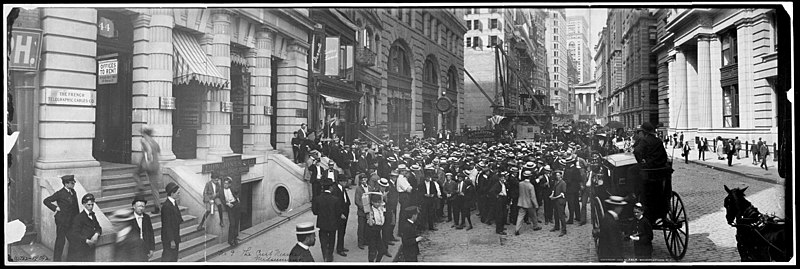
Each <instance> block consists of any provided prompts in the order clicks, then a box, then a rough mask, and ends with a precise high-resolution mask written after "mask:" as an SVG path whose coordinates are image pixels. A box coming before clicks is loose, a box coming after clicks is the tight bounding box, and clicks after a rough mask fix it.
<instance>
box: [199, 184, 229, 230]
mask: <svg viewBox="0 0 800 269" xmlns="http://www.w3.org/2000/svg"><path fill="white" fill-rule="evenodd" d="M221 190H222V185H221V182H220V175H219V174H217V173H211V180H210V181H208V182H206V186H205V188H203V202H205V206H206V212H205V213H204V214H203V218H202V219H200V224H198V225H197V230H198V231H201V230H203V229H205V228H206V227H205V226H203V224H205V222H206V218H208V215H214V209H217V212H218V213H219V214H218V215H219V227H222V226H225V224H224V223H223V221H222V200H220V199H219V196H220V191H221Z"/></svg>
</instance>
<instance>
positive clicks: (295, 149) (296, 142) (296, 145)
mask: <svg viewBox="0 0 800 269" xmlns="http://www.w3.org/2000/svg"><path fill="white" fill-rule="evenodd" d="M293 135H294V136H293V137H292V141H291V142H292V156H293V157H294V158H292V160H293V161H294V163H301V162H302V161H301V160H300V146H301V145H302V142H303V139H302V138H300V135H299V132H298V131H294V133H293Z"/></svg>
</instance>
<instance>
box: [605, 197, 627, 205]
mask: <svg viewBox="0 0 800 269" xmlns="http://www.w3.org/2000/svg"><path fill="white" fill-rule="evenodd" d="M605 202H606V203H607V204H612V205H627V204H628V202H625V198H622V197H620V196H615V195H612V196H609V197H608V199H606V201H605Z"/></svg>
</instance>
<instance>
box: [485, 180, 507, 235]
mask: <svg viewBox="0 0 800 269" xmlns="http://www.w3.org/2000/svg"><path fill="white" fill-rule="evenodd" d="M507 176H508V172H506V171H502V172H500V178H499V180H498V181H496V182H495V183H494V184H493V185H492V187H490V189H489V195H490V197H492V198H494V199H495V201H494V203H492V205H495V206H497V207H496V208H493V209H494V210H495V212H493V213H494V223H495V230H494V231H495V233H497V234H499V235H506V232H505V229H506V227H505V224H506V213H507V212H508V187H507V186H506V177H507ZM488 210H492V209H491V208H490V209H488Z"/></svg>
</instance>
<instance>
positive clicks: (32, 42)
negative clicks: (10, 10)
mask: <svg viewBox="0 0 800 269" xmlns="http://www.w3.org/2000/svg"><path fill="white" fill-rule="evenodd" d="M41 49H42V32H41V31H40V30H35V29H20V28H15V29H14V30H13V31H11V51H10V52H11V53H10V54H9V57H10V61H9V65H8V69H9V70H27V71H36V70H38V69H39V56H40V53H41Z"/></svg>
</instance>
